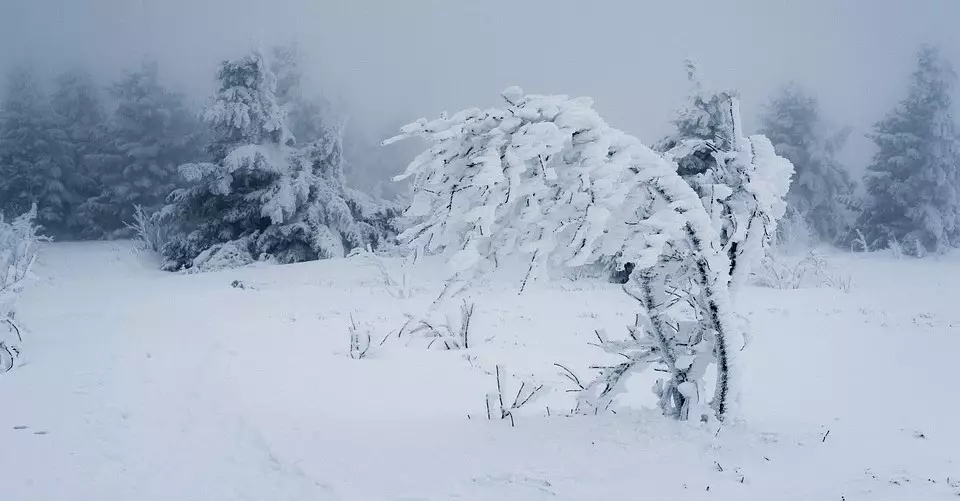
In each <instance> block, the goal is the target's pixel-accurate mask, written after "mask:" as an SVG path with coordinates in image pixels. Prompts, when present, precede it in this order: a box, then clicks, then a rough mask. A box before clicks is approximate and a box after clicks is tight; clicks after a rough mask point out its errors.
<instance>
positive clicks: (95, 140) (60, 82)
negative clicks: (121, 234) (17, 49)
mask: <svg viewBox="0 0 960 501" xmlns="http://www.w3.org/2000/svg"><path fill="white" fill-rule="evenodd" d="M50 102H51V105H52V107H53V112H54V113H55V114H56V120H57V124H58V127H59V129H60V130H62V131H63V132H64V134H65V135H66V148H67V151H68V154H69V155H70V160H71V163H72V165H73V167H74V169H73V176H72V178H71V179H65V181H64V184H65V185H66V186H67V190H68V191H70V192H71V193H74V194H75V195H76V197H77V199H78V200H82V201H85V200H87V199H89V198H90V197H93V196H96V195H97V194H98V192H99V185H98V181H97V180H98V177H99V175H100V169H101V168H102V167H103V165H104V162H105V161H106V157H107V156H108V148H107V140H106V132H107V131H106V129H105V126H106V123H105V122H106V112H105V111H104V108H103V103H102V101H101V99H100V92H99V89H98V88H97V86H96V84H95V83H94V82H93V79H92V78H91V77H90V75H89V74H88V73H86V72H84V71H82V70H70V71H67V72H65V73H63V74H61V75H60V76H58V77H57V79H56V88H55V90H54V92H53V95H52V96H51V98H50ZM80 204H81V206H80V208H78V209H76V210H73V211H72V212H71V214H70V218H69V219H70V221H69V224H70V227H71V233H73V236H93V237H96V236H101V235H102V233H101V232H99V231H97V230H96V229H95V225H94V223H93V221H91V220H89V219H88V218H85V217H84V215H83V212H84V211H83V209H82V206H83V203H82V202H81V203H80Z"/></svg>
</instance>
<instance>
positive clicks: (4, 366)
mask: <svg viewBox="0 0 960 501" xmlns="http://www.w3.org/2000/svg"><path fill="white" fill-rule="evenodd" d="M36 217H37V208H36V206H34V207H33V208H32V209H31V210H30V212H27V213H26V214H23V215H21V216H19V217H17V218H15V219H13V220H11V221H7V220H5V219H4V218H3V216H2V215H0V372H6V371H9V370H10V369H12V368H13V366H14V363H15V362H16V359H17V358H18V357H19V356H20V344H21V343H22V342H23V336H22V332H21V329H20V327H19V326H18V325H17V323H16V320H15V316H16V310H15V307H16V300H17V297H18V296H19V295H20V292H21V291H22V290H23V286H24V281H25V280H26V279H27V277H29V275H30V269H31V268H32V267H33V263H34V262H35V261H36V260H37V252H38V244H39V242H40V241H41V240H43V237H41V236H39V235H38V232H39V228H38V227H37V225H36V223H35V220H36Z"/></svg>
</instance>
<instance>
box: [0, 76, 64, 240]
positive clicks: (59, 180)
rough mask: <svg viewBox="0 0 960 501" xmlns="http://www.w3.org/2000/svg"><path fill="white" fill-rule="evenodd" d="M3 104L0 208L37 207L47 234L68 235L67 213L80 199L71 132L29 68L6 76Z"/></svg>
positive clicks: (8, 212) (0, 113) (0, 116)
mask: <svg viewBox="0 0 960 501" xmlns="http://www.w3.org/2000/svg"><path fill="white" fill-rule="evenodd" d="M5 91H6V93H5V95H4V99H3V104H2V107H0V170H2V172H0V174H2V175H0V212H2V213H3V214H6V215H7V216H8V217H13V216H15V215H19V214H22V213H25V212H27V211H29V210H30V208H31V206H32V205H33V204H36V205H37V207H38V212H37V222H38V224H40V225H42V226H43V227H44V228H45V231H46V232H47V234H49V235H52V236H56V237H62V236H65V235H68V234H69V230H68V225H67V217H68V214H69V213H70V211H71V208H72V205H73V204H74V203H76V202H77V200H76V197H75V194H73V193H70V192H69V191H68V188H67V184H66V183H67V182H68V180H69V179H71V177H72V176H73V175H74V172H75V171H74V166H73V162H72V159H71V157H70V155H69V152H68V148H67V143H66V141H67V136H66V134H65V133H64V132H63V131H62V130H60V129H59V128H58V124H57V120H56V117H55V115H54V113H53V111H52V109H51V107H50V103H49V102H48V101H47V99H46V96H44V95H43V94H42V93H41V91H40V85H39V83H38V81H37V79H36V78H35V77H34V76H33V74H32V73H31V72H30V70H29V69H27V68H24V67H20V68H16V69H14V71H13V72H12V73H10V75H9V76H8V78H7V85H6V89H5Z"/></svg>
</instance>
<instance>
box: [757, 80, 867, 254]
mask: <svg viewBox="0 0 960 501" xmlns="http://www.w3.org/2000/svg"><path fill="white" fill-rule="evenodd" d="M761 132H762V133H763V134H764V135H765V136H766V137H768V138H769V139H770V142H771V143H772V144H773V145H774V148H775V149H776V151H777V154H779V155H782V156H783V157H785V158H787V159H788V160H790V163H792V164H793V167H794V170H795V171H796V173H795V176H794V181H793V182H792V183H791V184H790V191H789V193H788V194H787V205H788V206H789V207H790V210H789V212H791V214H790V215H789V217H790V218H791V221H790V223H791V226H792V228H787V229H783V228H779V229H778V230H780V231H779V236H781V237H782V239H783V240H787V241H789V240H790V239H796V238H797V237H798V235H797V234H796V233H797V232H796V231H795V232H794V234H790V233H789V229H794V230H799V231H800V233H803V227H804V226H806V227H809V228H810V229H811V230H812V231H813V236H815V237H816V239H817V240H820V241H823V242H829V243H836V242H837V240H838V239H839V238H841V237H843V236H845V234H846V233H848V232H849V231H850V224H851V223H852V222H853V221H852V220H853V217H854V213H853V211H852V210H851V208H852V207H853V206H854V205H855V203H854V197H853V190H854V183H853V180H852V179H851V178H850V175H849V173H848V172H847V170H846V169H845V168H844V166H843V165H841V164H840V162H839V161H838V160H837V158H836V156H837V153H838V152H839V150H840V149H841V148H842V147H843V144H844V143H845V142H846V139H847V137H848V136H849V134H850V129H849V128H845V129H841V130H840V131H838V132H833V133H829V132H826V131H825V125H824V123H823V120H822V119H821V117H820V107H819V104H818V102H817V99H816V98H815V97H813V96H811V95H810V94H808V93H807V92H806V91H805V90H804V89H803V88H802V87H800V86H799V85H797V84H796V83H790V84H787V85H785V86H783V87H782V88H781V89H780V92H779V93H778V94H777V95H776V96H775V97H774V98H773V99H772V100H771V101H770V103H769V104H768V105H767V107H766V109H765V112H764V114H763V116H762V124H761Z"/></svg>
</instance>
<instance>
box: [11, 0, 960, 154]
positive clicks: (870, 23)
mask: <svg viewBox="0 0 960 501" xmlns="http://www.w3.org/2000/svg"><path fill="white" fill-rule="evenodd" d="M723 4H724V3H721V2H715V1H708V0H695V1H683V2H668V1H657V2H638V1H629V0H620V1H599V2H586V3H585V2H577V1H573V0H535V1H528V0H525V1H517V0H492V1H491V0H487V1H454V0H408V1H386V0H380V1H372V0H350V1H342V2H334V1H311V0H273V1H262V0H261V1H253V0H85V1H83V0H0V47H2V48H0V70H3V69H5V68H8V67H9V66H10V65H12V64H15V63H19V62H30V63H32V64H33V65H34V66H35V67H36V68H37V70H38V71H39V72H41V73H42V74H50V73H54V72H57V71H60V70H62V69H64V68H65V67H70V66H78V65H82V66H85V67H87V68H88V69H89V70H90V71H91V72H93V73H94V74H95V75H96V76H97V78H98V79H99V80H101V81H102V82H104V83H106V82H109V81H110V80H111V79H112V78H114V77H115V76H116V75H118V74H119V72H120V70H121V69H122V68H123V67H124V66H130V65H134V64H137V62H138V61H139V60H140V59H142V58H143V57H151V58H154V59H156V60H157V61H158V63H159V64H160V67H161V71H162V72H163V74H164V77H165V79H166V80H167V81H168V82H170V83H172V84H174V85H176V86H178V87H180V88H181V89H183V90H185V91H187V92H188V93H189V94H190V95H191V96H192V97H193V98H194V99H195V101H196V102H197V103H198V104H199V103H202V102H203V100H204V99H205V97H206V95H207V94H208V93H209V91H210V90H211V88H212V83H213V76H214V71H215V65H216V63H217V62H218V61H219V60H221V59H223V58H228V57H234V56H238V55H240V54H242V53H244V52H245V51H247V50H249V49H251V48H253V47H256V46H258V45H259V46H270V45H273V44H278V43H289V42H291V41H297V43H298V44H299V46H300V49H301V51H302V52H303V53H304V54H305V56H306V58H307V59H306V62H305V64H306V67H307V68H308V73H309V77H310V80H311V82H312V85H313V86H314V87H315V88H316V89H317V91H318V92H322V93H323V94H324V95H325V96H327V97H328V98H329V99H331V100H332V101H334V102H336V103H337V104H338V105H339V106H340V107H341V108H342V109H344V110H345V112H347V113H348V114H349V115H350V117H351V118H350V119H351V122H350V123H351V127H352V130H353V131H354V132H357V131H359V132H361V133H362V134H363V135H365V136H368V137H369V138H371V141H372V140H373V138H374V137H379V136H381V135H384V134H386V133H389V132H390V130H392V128H393V127H395V126H396V125H397V124H400V123H402V122H405V121H406V120H410V119H415V118H417V117H420V116H428V115H433V114H436V113H437V112H439V111H442V110H445V109H449V110H456V109H460V108H463V107H467V106H487V105H491V104H494V103H495V102H496V99H497V93H498V92H499V91H500V90H501V89H503V88H504V87H507V86H510V85H520V86H522V87H524V88H525V89H526V90H528V91H531V92H538V93H565V94H576V95H589V96H592V97H594V98H595V100H596V103H597V108H598V109H599V110H600V112H601V113H602V114H603V115H604V116H605V117H606V118H607V120H608V121H609V122H611V123H613V124H614V125H616V126H618V127H620V128H622V129H625V130H627V131H630V132H632V133H634V134H635V135H637V136H638V137H640V138H641V139H642V140H644V141H645V142H652V141H654V140H655V139H656V138H657V137H658V136H659V135H661V134H662V133H664V132H665V131H666V130H667V128H668V127H669V120H670V118H671V114H672V111H673V110H674V109H676V108H677V107H678V106H679V105H680V104H681V103H682V100H683V97H684V94H685V92H686V90H687V86H686V83H685V73H684V70H683V65H682V62H683V59H684V58H685V57H688V56H689V57H693V58H694V59H695V60H697V61H698V62H699V63H700V65H701V68H702V72H703V74H704V75H705V77H706V79H707V81H708V82H709V83H710V84H711V85H713V86H716V87H732V88H736V89H739V90H740V92H741V94H742V99H743V109H744V112H745V115H746V116H747V120H748V123H747V124H748V126H749V125H750V123H751V122H755V121H754V120H752V119H753V117H754V116H755V115H756V113H757V112H758V111H759V110H760V109H761V106H762V104H763V103H764V102H765V101H766V100H767V98H768V97H769V96H770V94H771V92H772V91H773V90H774V89H775V88H776V87H777V86H778V85H780V84H782V83H784V82H786V81H788V80H796V81H799V82H800V83H802V84H804V85H805V86H806V87H807V88H808V89H809V90H811V91H812V92H813V93H815V94H816V95H817V96H818V97H819V98H820V100H821V104H822V108H823V112H824V115H825V116H826V117H827V118H828V119H829V120H830V121H831V122H833V123H835V124H836V125H849V126H852V127H853V128H854V134H853V136H852V138H851V142H850V144H849V145H848V148H847V151H846V152H845V153H844V158H845V160H846V161H847V163H848V165H850V167H851V168H852V169H858V168H860V167H861V166H862V164H863V163H864V162H865V161H866V160H867V157H868V156H869V154H870V142H869V141H868V140H866V139H864V138H863V133H865V132H867V131H868V130H869V127H870V125H871V124H872V123H873V122H874V121H876V120H877V119H878V118H880V116H882V114H883V113H884V112H885V111H886V110H887V109H888V108H889V107H890V106H891V105H892V104H893V103H894V102H895V101H896V100H897V99H898V97H900V96H901V94H902V92H903V90H904V86H905V83H906V74H907V73H908V72H909V71H910V70H911V68H912V67H913V65H914V58H913V53H914V52H915V51H916V49H917V47H918V45H919V44H920V43H922V42H931V43H935V44H938V45H940V46H941V48H942V49H943V51H944V55H945V56H947V57H948V58H949V59H951V60H953V61H954V62H955V63H960V35H958V33H960V31H958V30H957V22H958V20H960V2H956V1H954V0H924V1H921V2H916V1H910V0H899V1H887V2H876V1H874V0H856V1H854V0H846V1H842V2H837V1H836V0H808V1H803V2H800V1H793V2H788V1H782V0H781V1H773V0H740V1H738V2H734V4H735V5H729V6H728V5H723ZM402 163H403V160H398V165H397V169H401V168H402V165H400V164H402Z"/></svg>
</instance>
